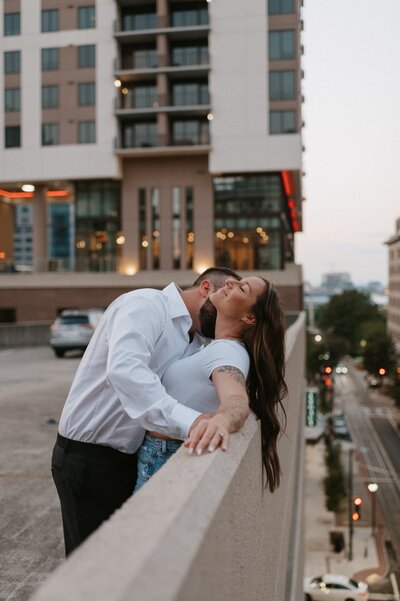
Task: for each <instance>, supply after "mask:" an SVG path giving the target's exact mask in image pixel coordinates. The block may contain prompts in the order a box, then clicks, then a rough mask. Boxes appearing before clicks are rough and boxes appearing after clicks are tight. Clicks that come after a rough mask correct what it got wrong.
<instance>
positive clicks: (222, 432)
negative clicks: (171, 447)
mask: <svg viewBox="0 0 400 601" xmlns="http://www.w3.org/2000/svg"><path fill="white" fill-rule="evenodd" d="M210 415H211V417H210ZM228 442H229V422H228V420H227V419H226V418H225V417H224V416H223V415H221V414H218V413H216V414H215V415H212V414H202V415H201V416H200V417H199V418H197V420H196V421H195V422H194V423H193V425H192V427H191V428H190V431H189V438H188V439H187V440H186V441H185V442H184V443H183V446H184V447H187V448H188V449H189V453H190V454H192V453H194V452H196V453H197V455H201V454H202V453H203V451H205V450H207V451H209V452H210V453H212V452H213V451H215V449H217V448H218V447H221V450H222V451H226V450H227V448H228Z"/></svg>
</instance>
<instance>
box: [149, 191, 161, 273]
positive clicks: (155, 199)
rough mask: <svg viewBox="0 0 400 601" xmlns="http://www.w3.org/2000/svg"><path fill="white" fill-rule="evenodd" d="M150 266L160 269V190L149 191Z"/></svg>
mask: <svg viewBox="0 0 400 601" xmlns="http://www.w3.org/2000/svg"><path fill="white" fill-rule="evenodd" d="M151 236H152V249H151V250H152V266H153V269H160V189H159V188H152V190H151Z"/></svg>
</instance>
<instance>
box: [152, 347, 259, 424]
mask: <svg viewBox="0 0 400 601" xmlns="http://www.w3.org/2000/svg"><path fill="white" fill-rule="evenodd" d="M224 365H225V366H229V367H236V368H237V369H239V370H240V371H241V372H242V373H243V375H244V377H245V379H246V378H247V374H248V371H249V367H250V359H249V355H248V353H247V351H246V349H245V347H244V346H243V344H242V343H241V342H239V341H237V340H228V339H220V340H213V341H212V342H210V343H209V344H208V345H207V346H204V347H203V348H202V349H200V350H199V351H198V352H197V353H194V354H193V355H190V356H188V357H183V358H182V359H179V360H177V361H175V362H174V363H172V364H171V365H170V366H169V367H168V368H167V369H166V371H165V372H164V375H163V378H162V383H163V384H164V386H165V388H166V390H167V392H168V394H170V395H171V396H172V397H174V398H175V399H176V400H177V401H178V402H179V403H182V404H183V405H186V406H187V407H190V408H191V409H196V410H197V411H200V412H201V413H208V412H211V413H214V412H215V411H217V409H218V407H219V405H220V401H219V399H218V396H217V392H216V389H215V386H214V385H213V383H212V380H211V374H212V372H213V371H214V369H216V368H217V367H221V366H224Z"/></svg>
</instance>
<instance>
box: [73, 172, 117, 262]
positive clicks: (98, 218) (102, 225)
mask: <svg viewBox="0 0 400 601" xmlns="http://www.w3.org/2000/svg"><path fill="white" fill-rule="evenodd" d="M75 199H76V200H75V204H76V208H75V210H76V243H75V247H76V267H77V269H78V270H79V271H115V270H116V269H117V259H118V256H119V252H120V249H119V247H118V245H117V242H116V240H117V237H118V232H120V230H121V209H120V184H119V182H114V181H94V182H91V181H89V182H86V181H83V182H77V183H76V185H75Z"/></svg>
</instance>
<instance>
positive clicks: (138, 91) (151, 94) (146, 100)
mask: <svg viewBox="0 0 400 601" xmlns="http://www.w3.org/2000/svg"><path fill="white" fill-rule="evenodd" d="M156 100H157V87H156V86H154V85H150V86H135V87H134V88H133V90H131V94H129V95H128V99H127V102H128V104H129V107H127V108H136V109H140V108H145V107H148V106H153V105H154V103H155V102H156ZM129 101H130V102H129Z"/></svg>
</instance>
